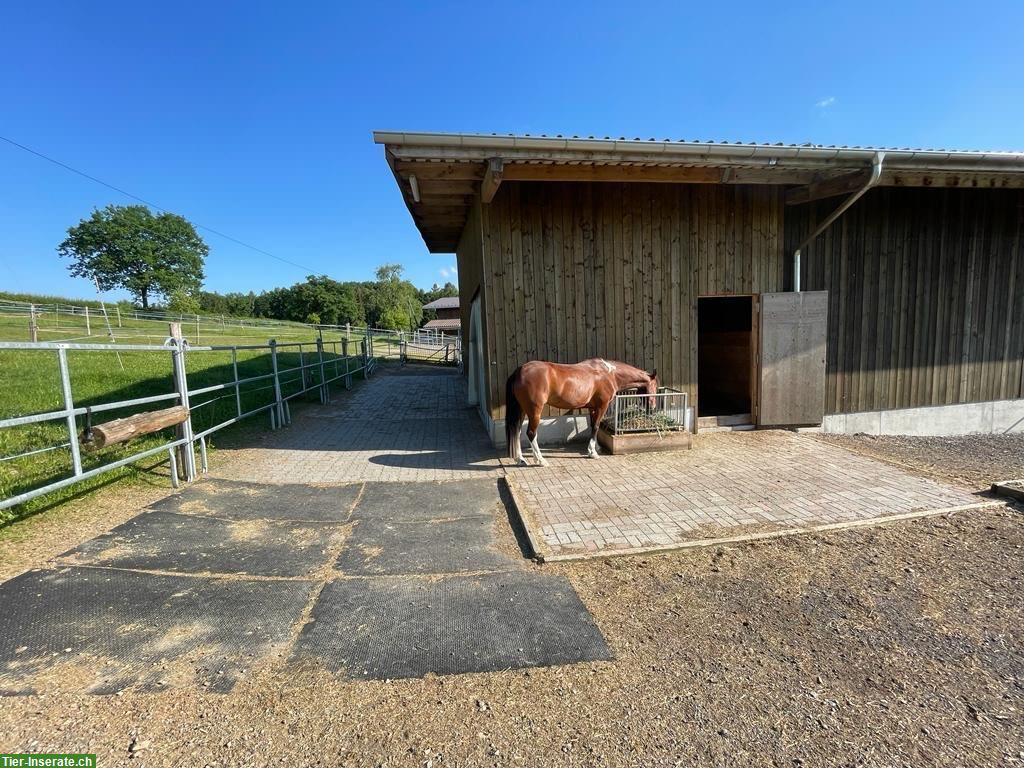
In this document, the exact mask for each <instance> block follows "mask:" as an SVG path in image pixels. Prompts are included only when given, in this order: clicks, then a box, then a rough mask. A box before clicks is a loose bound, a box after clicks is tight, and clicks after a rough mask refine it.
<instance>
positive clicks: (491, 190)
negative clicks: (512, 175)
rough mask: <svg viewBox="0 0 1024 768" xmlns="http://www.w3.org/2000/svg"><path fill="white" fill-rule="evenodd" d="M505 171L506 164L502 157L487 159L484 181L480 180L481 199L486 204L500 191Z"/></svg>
mask: <svg viewBox="0 0 1024 768" xmlns="http://www.w3.org/2000/svg"><path fill="white" fill-rule="evenodd" d="M504 172H505V164H504V163H503V162H502V160H501V158H500V157H492V158H491V159H490V160H488V161H487V170H486V171H484V178H483V181H481V182H480V199H481V201H482V202H483V203H484V204H485V205H486V204H488V203H490V202H491V201H492V200H493V199H494V196H495V195H496V194H497V193H498V187H499V186H501V179H502V176H503V175H504Z"/></svg>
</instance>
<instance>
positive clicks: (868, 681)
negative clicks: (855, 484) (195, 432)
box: [0, 438, 1024, 768]
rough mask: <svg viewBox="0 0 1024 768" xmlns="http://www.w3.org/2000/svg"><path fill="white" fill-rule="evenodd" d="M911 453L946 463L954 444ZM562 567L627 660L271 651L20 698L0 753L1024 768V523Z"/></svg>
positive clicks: (947, 520) (975, 458)
mask: <svg viewBox="0 0 1024 768" xmlns="http://www.w3.org/2000/svg"><path fill="white" fill-rule="evenodd" d="M829 439H831V438H829ZM979 450H980V449H979ZM976 454H977V455H976ZM909 455H910V452H909V451H907V452H905V453H902V454H900V456H901V457H902V459H901V460H906V459H907V458H908V456H909ZM912 455H917V456H921V457H927V458H928V462H927V463H929V464H930V465H931V468H929V467H927V466H924V461H923V459H922V467H921V469H922V470H927V471H930V472H940V469H938V467H940V466H942V465H940V463H939V461H938V459H937V457H936V456H935V455H934V451H932V450H930V449H927V448H921V449H919V452H917V453H914V454H912ZM950 461H951V463H952V464H955V462H954V461H952V459H950ZM986 461H987V462H988V463H986ZM999 461H1001V459H998V458H997V457H992V458H991V459H989V460H986V459H984V458H983V457H982V456H980V453H979V452H971V454H970V456H969V457H966V458H965V459H964V461H962V462H961V465H963V466H967V465H968V463H969V465H970V466H971V467H972V468H974V469H972V470H971V471H974V472H978V473H983V472H984V471H987V470H984V469H983V467H985V466H987V467H989V469H992V470H995V469H1001V466H1000V465H999V463H998V462H999ZM1002 466H1006V465H1005V464H1004V465H1002ZM958 472H961V474H954V478H955V479H960V480H961V482H963V481H965V480H966V479H967V477H968V475H966V474H962V472H963V470H962V467H961V469H959V470H958ZM998 474H999V475H1000V477H1003V476H1005V475H1007V474H1012V472H1002V471H1000V472H998ZM975 477H980V474H978V475H976V476H975ZM987 481H988V480H987V479H986V480H985V482H987ZM976 482H981V481H980V480H977V481H976ZM112 495H120V492H119V493H118V494H112ZM102 506H103V507H108V506H114V504H113V502H112V501H111V500H107V501H105V502H104V503H103V505H102ZM116 514H121V513H120V512H118V513H116ZM115 517H116V515H115ZM113 522H118V520H116V519H114V518H112V519H111V524H112V523H113ZM90 524H94V523H90ZM29 525H32V523H30V524H29ZM48 525H52V526H54V528H56V527H59V525H60V521H59V520H57V521H53V522H52V523H48ZM69 525H71V526H72V528H73V529H74V533H73V535H71V534H69V536H70V537H71V538H76V539H77V538H79V537H81V538H88V536H89V535H91V534H85V533H82V532H80V531H79V530H78V529H77V528H76V527H75V524H73V523H69ZM48 536H49V537H50V538H51V539H53V538H54V533H53V530H51V531H50V532H49V534H48ZM69 540H70V539H69ZM23 541H33V539H32V537H31V536H29V537H28V538H27V539H23ZM71 543H73V542H71ZM507 544H508V546H509V548H510V549H511V547H512V546H513V544H512V542H507ZM5 546H6V548H7V549H11V548H12V545H10V544H9V543H8V544H6V545H5ZM68 546H70V543H69V544H68ZM62 548H66V547H65V546H62ZM14 549H16V547H14ZM44 551H45V544H44V543H43V540H42V538H40V539H38V540H35V545H34V552H35V556H39V555H41V554H42V553H43V552H44ZM537 567H540V566H537ZM543 568H544V569H545V571H547V572H555V573H561V574H564V575H565V576H566V577H567V578H569V580H570V581H571V582H572V583H573V585H574V586H575V587H576V589H577V591H578V592H579V594H580V596H581V598H582V599H583V601H584V602H585V603H586V604H587V606H588V607H589V608H590V610H591V611H592V612H593V613H594V616H595V618H596V620H597V622H598V624H599V626H600V628H601V630H602V631H603V632H604V634H605V637H606V638H607V640H608V642H609V645H610V647H611V648H612V650H613V652H614V654H615V656H616V659H617V660H616V661H614V662H604V663H597V664H581V665H575V666H569V667H560V668H549V669H532V670H518V671H507V672H502V673H497V674H482V675H461V676H454V677H445V678H437V677H431V678H427V679H424V680H405V681H385V682H346V681H342V680H337V679H334V678H332V677H329V676H326V675H325V674H323V673H321V672H319V671H317V670H315V669H302V670H298V671H296V670H289V671H288V672H287V673H285V672H284V671H283V668H282V659H281V658H280V657H274V658H271V659H270V660H269V661H268V662H267V663H265V664H263V665H262V666H259V667H257V668H255V669H252V670H251V671H250V674H248V675H247V676H246V677H247V679H246V680H245V681H244V682H242V683H241V684H240V685H239V686H238V687H236V689H235V690H234V691H233V692H232V693H230V694H227V695H216V694H209V693H203V692H202V691H201V690H197V689H195V688H193V687H191V686H189V685H187V684H186V685H183V686H182V687H179V688H174V689H172V690H168V691H166V692H160V693H153V694H141V693H137V692H133V691H127V692H124V693H123V694H121V695H118V696H108V697H103V696H85V695H78V694H74V693H69V692H62V691H61V690H60V688H61V681H60V679H54V680H53V681H52V687H51V688H49V689H48V690H49V692H48V693H47V695H45V696H36V697H21V698H11V699H7V700H5V701H4V702H3V706H2V707H0V751H28V750H31V751H65V750H69V751H70V750H81V751H96V752H98V753H99V756H100V764H101V765H115V764H137V765H152V766H172V765H197V766H202V765H221V766H227V765H231V766H236V765H240V766H246V765H252V766H257V765H273V764H289V763H290V764H296V765H310V766H321V765H322V766H339V765H352V766H363V765H367V766H379V765H388V766H429V768H441V767H442V766H447V765H452V766H454V765H462V766H487V765H497V766H503V765H522V766H534V765H545V766H547V765H554V766H560V765H566V766H590V765H608V766H619V765H637V766H652V765H666V766H675V765H711V766H746V765H770V766H818V765H835V766H921V765H948V766H983V765H984V766H989V765H1024V720H1022V718H1024V626H1022V622H1021V617H1022V616H1024V592H1022V589H1021V587H1022V586H1024V585H1022V575H1021V574H1022V573H1024V528H1022V527H1021V517H1020V514H1019V513H1018V512H1016V511H1013V510H1011V509H996V510H988V511H975V512H965V513H957V514H954V515H950V516H948V517H939V518H927V519H922V520H916V521H909V522H902V523H890V524H887V525H882V526H878V527H875V528H870V529H854V530H847V531H838V532H833V533H829V534H827V535H816V536H797V537H792V538H788V539H779V540H774V541H771V542H762V543H758V544H751V545H743V546H736V547H727V548H718V549H702V550H693V551H687V552H679V553H673V554H666V555H660V556H655V557H624V558H617V559H609V560H598V561H589V562H584V563H567V564H560V565H547V566H543ZM73 679H74V678H73V677H70V678H69V687H70V685H73ZM132 755H134V757H132Z"/></svg>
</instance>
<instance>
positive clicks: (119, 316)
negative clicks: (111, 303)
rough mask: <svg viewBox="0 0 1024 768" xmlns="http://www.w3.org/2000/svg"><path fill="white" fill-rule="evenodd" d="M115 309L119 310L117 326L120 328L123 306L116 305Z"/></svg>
mask: <svg viewBox="0 0 1024 768" xmlns="http://www.w3.org/2000/svg"><path fill="white" fill-rule="evenodd" d="M114 309H115V310H117V327H118V328H120V327H121V308H120V307H114Z"/></svg>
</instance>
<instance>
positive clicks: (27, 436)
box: [0, 331, 359, 525]
mask: <svg viewBox="0 0 1024 768" xmlns="http://www.w3.org/2000/svg"><path fill="white" fill-rule="evenodd" d="M335 338H336V337H335ZM161 341H162V339H161ZM303 341H305V342H307V343H308V345H306V346H304V347H303V354H304V356H305V360H306V362H307V363H308V362H311V361H312V360H313V359H315V358H316V347H315V345H314V344H313V342H312V339H310V338H309V336H308V331H307V336H306V338H305V339H304V340H303ZM211 343H212V344H231V343H243V344H244V343H246V342H244V341H238V339H237V337H235V336H233V335H231V334H226V335H221V336H217V337H214V338H211ZM250 343H257V341H253V342H250ZM341 349H342V347H341V345H340V344H339V345H338V352H339V353H340V352H341ZM358 351H359V350H358V343H353V344H351V345H350V352H351V353H353V354H355V353H358ZM299 359H300V353H299V351H298V349H297V348H285V349H283V350H282V351H280V352H279V353H278V367H279V370H280V371H281V376H280V378H281V387H282V394H283V395H284V396H288V395H290V394H294V393H296V392H299V391H300V390H301V389H302V382H301V378H300V376H301V374H300V373H299V371H296V370H288V369H294V368H295V367H296V366H298V365H299ZM324 359H325V361H326V366H325V368H326V371H325V374H326V378H327V379H330V378H332V377H333V375H334V372H335V370H337V371H339V372H340V371H343V370H344V363H343V361H344V358H343V357H342V356H341V355H340V354H334V353H333V352H332V351H331V347H330V346H329V347H328V349H327V351H326V353H325V355H324ZM68 366H69V370H70V378H71V390H72V398H73V400H74V403H75V406H76V407H85V406H90V405H92V406H95V405H98V404H100V403H109V402H114V401H119V400H127V399H133V398H139V397H148V396H152V395H159V394H166V393H170V392H172V391H173V386H172V378H171V353H170V352H169V351H167V352H164V351H153V352H149V351H146V352H141V351H120V352H117V353H115V352H112V351H111V352H107V351H103V352H97V351H84V350H69V351H68ZM357 366H358V361H357V360H353V361H351V362H350V367H352V368H355V367H357ZM186 368H187V372H188V378H189V388H190V389H193V390H194V389H198V388H201V387H205V386H211V385H214V384H221V383H227V382H230V381H233V377H234V374H233V370H232V364H231V353H230V351H209V352H201V351H194V352H192V353H190V354H188V355H187V357H186ZM238 369H239V378H248V377H252V376H259V375H263V374H269V373H271V372H272V363H271V356H270V354H269V353H268V352H267V351H266V350H239V351H238ZM307 375H308V376H309V381H310V383H311V384H312V385H316V384H318V383H319V381H320V372H319V370H318V369H317V368H312V369H310V370H309V371H308V372H307ZM356 376H357V377H358V376H359V374H357V375H356ZM341 385H342V381H338V382H335V383H334V384H333V386H334V387H340V386H341ZM304 397H306V398H309V399H311V400H313V401H316V400H317V397H318V396H317V393H316V392H315V391H313V392H309V393H307V394H306V395H305V396H304ZM273 399H274V392H273V381H272V379H264V380H261V381H256V382H251V383H248V384H244V385H242V387H241V400H242V410H243V411H248V410H252V409H254V408H258V407H260V406H263V405H267V404H269V403H271V402H273ZM174 402H175V401H174V400H168V401H166V402H165V403H164V402H156V403H149V404H144V405H140V406H135V407H134V408H128V409H123V410H115V411H105V412H102V413H99V414H96V415H94V417H93V421H94V423H101V422H104V421H109V420H112V419H115V418H120V417H123V416H127V415H129V414H131V413H137V412H140V411H145V410H155V409H158V408H164V407H168V406H170V405H173V404H174ZM62 407H63V399H62V394H61V387H60V376H59V368H58V362H57V353H56V352H54V351H50V350H9V349H0V418H10V417H15V416H23V415H28V414H34V413H42V412H47V411H55V410H60V409H61V408H62ZM236 407H237V406H236V400H235V392H234V389H233V388H230V389H225V390H221V391H214V392H210V393H207V394H203V395H198V396H195V397H194V398H193V400H192V402H191V408H192V423H193V427H194V429H195V431H197V432H200V431H202V430H205V429H207V428H209V427H211V426H214V425H216V424H218V423H221V422H223V421H225V420H226V419H229V418H232V417H234V416H235V414H236ZM269 418H270V417H269V414H267V413H266V412H264V413H261V414H257V415H255V416H253V417H250V418H249V419H246V420H245V422H243V423H249V424H250V425H251V424H252V423H255V422H259V423H262V424H265V425H266V426H267V427H269ZM76 426H77V431H78V432H79V433H81V431H82V430H83V428H84V417H79V419H78V420H77V425H76ZM228 429H232V428H231V427H229V428H228ZM217 434H218V435H219V434H222V433H217ZM172 435H173V430H165V431H164V432H162V433H157V434H154V435H149V436H146V437H142V438H139V439H136V440H133V441H130V442H128V443H125V444H122V445H117V446H111V447H109V448H106V449H102V450H98V451H87V450H84V449H83V451H82V464H83V469H84V470H86V471H87V470H89V469H92V468H94V467H98V466H101V465H103V464H107V463H110V462H112V461H116V460H118V459H120V458H125V457H127V456H130V455H132V454H135V453H139V452H141V451H143V450H146V449H147V448H151V447H156V446H158V445H160V444H161V443H162V442H166V440H167V439H169V438H170V437H172ZM67 441H68V434H67V428H66V424H65V422H64V420H63V419H62V420H59V421H50V422H46V423H41V424H31V425H25V426H21V427H12V428H7V429H2V430H0V459H3V458H7V457H12V456H14V455H15V454H21V453H25V452H28V451H34V450H40V449H46V448H52V447H54V446H59V445H61V444H63V443H66V442H67ZM162 460H164V458H163V457H162V456H161V455H157V456H155V457H153V458H151V459H148V460H144V462H143V464H144V465H146V466H150V465H152V464H153V463H155V462H157V461H162ZM138 472H139V469H138V468H135V467H126V468H123V469H120V470H114V471H113V472H111V473H104V474H103V475H100V476H99V477H97V478H94V479H91V480H87V481H83V482H82V483H79V484H75V485H74V486H71V487H70V488H66V489H61V490H59V491H55V492H54V493H52V494H48V495H46V496H43V497H39V498H37V499H33V500H32V501H29V502H26V503H25V504H22V505H19V506H18V507H15V508H13V509H9V510H3V511H0V525H3V524H5V523H9V522H11V521H13V520H16V519H19V518H21V517H24V516H26V515H29V514H32V513H33V512H35V511H38V510H39V509H42V508H45V507H50V506H52V505H53V504H54V503H55V502H59V501H61V500H62V499H65V498H69V497H71V496H74V495H78V494H79V493H81V491H82V490H83V488H91V487H96V486H99V485H103V484H106V483H108V482H109V481H110V480H111V479H112V478H117V477H124V476H130V475H132V474H135V473H138ZM71 474H72V470H71V453H70V449H69V448H66V447H61V448H57V449H56V450H48V451H46V452H44V453H37V454H35V455H31V456H25V457H22V458H15V459H10V460H2V461H0V498H6V497H9V496H12V495H15V494H18V493H22V492H24V491H27V490H31V489H33V488H37V487H40V486H43V485H46V484H49V483H52V482H55V481H57V480H59V479H62V478H65V477H69V476H70V475H71Z"/></svg>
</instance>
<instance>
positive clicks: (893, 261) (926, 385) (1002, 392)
mask: <svg viewBox="0 0 1024 768" xmlns="http://www.w3.org/2000/svg"><path fill="white" fill-rule="evenodd" d="M835 204H836V202H835V200H825V201H820V202H818V203H812V204H809V205H801V206H795V207H792V208H788V209H787V210H786V212H785V236H786V245H787V249H786V250H787V253H791V252H792V249H793V248H795V246H796V245H797V244H798V242H799V241H800V240H801V239H803V237H804V236H805V235H806V233H808V232H809V231H810V230H811V228H812V226H813V224H814V223H815V222H816V221H820V220H821V219H822V218H824V217H825V216H826V215H828V213H829V211H831V210H832V208H833V207H834V206H835ZM1022 228H1024V192H1021V191H1017V190H1012V191H1011V190H974V189H967V190H957V189H897V188H880V189H875V190H872V191H871V192H869V193H868V194H867V195H866V196H865V197H864V198H862V199H861V200H860V201H858V202H857V203H856V205H854V206H853V208H851V209H850V210H849V211H847V213H845V214H844V215H843V217H842V218H841V219H840V220H839V221H838V222H837V223H835V224H834V225H833V226H832V227H831V228H830V229H829V230H827V231H826V232H825V233H824V234H822V235H821V236H820V237H818V238H817V239H816V240H815V242H814V243H813V244H812V245H811V247H809V248H808V249H806V251H805V253H804V255H803V258H802V263H801V280H802V284H803V286H804V287H805V288H806V289H807V290H827V291H828V292H829V338H828V362H827V380H826V412H828V413H850V412H856V411H870V410H882V409H889V408H909V407H916V406H923V405H944V404H952V403H967V402H978V401H984V400H1001V399H1008V398H1020V397H1024V365H1022V361H1024V231H1022ZM787 261H788V260H787Z"/></svg>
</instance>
